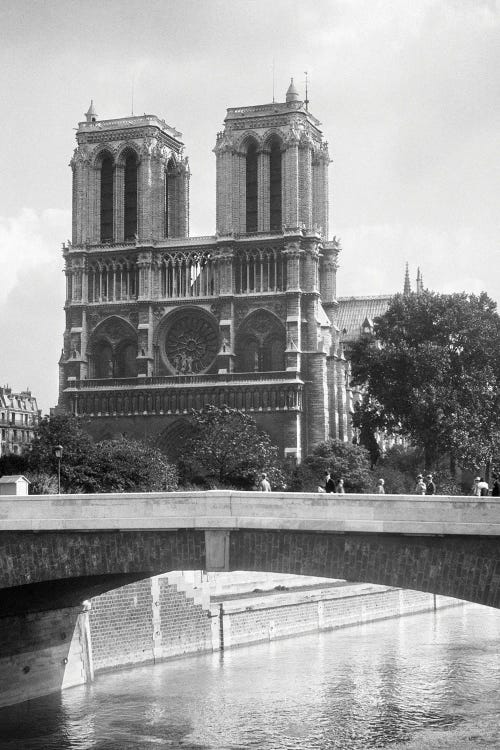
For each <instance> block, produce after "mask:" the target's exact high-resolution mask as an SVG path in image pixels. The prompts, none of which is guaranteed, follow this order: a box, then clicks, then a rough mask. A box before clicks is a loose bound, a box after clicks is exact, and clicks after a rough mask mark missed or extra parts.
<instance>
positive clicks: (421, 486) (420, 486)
mask: <svg viewBox="0 0 500 750" xmlns="http://www.w3.org/2000/svg"><path fill="white" fill-rule="evenodd" d="M426 489H427V487H426V486H425V482H424V478H423V476H422V474H419V475H418V476H417V484H416V485H415V494H416V495H425V491H426Z"/></svg>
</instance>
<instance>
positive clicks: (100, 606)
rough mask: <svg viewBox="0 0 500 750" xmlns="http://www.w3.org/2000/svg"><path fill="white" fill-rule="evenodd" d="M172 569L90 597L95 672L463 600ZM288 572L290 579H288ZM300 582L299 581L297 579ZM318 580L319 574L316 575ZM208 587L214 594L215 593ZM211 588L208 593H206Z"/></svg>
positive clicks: (364, 586) (368, 586)
mask: <svg viewBox="0 0 500 750" xmlns="http://www.w3.org/2000/svg"><path fill="white" fill-rule="evenodd" d="M193 577H194V578H196V574H185V575H184V574H182V573H171V574H167V575H165V576H157V577H155V578H151V579H147V580H145V581H140V582H138V583H133V584H130V585H128V586H123V587H122V588H120V589H115V590H114V591H110V592H108V593H107V594H102V595H101V596H98V597H95V598H94V599H92V600H91V607H90V612H89V631H90V639H89V640H90V644H89V645H90V649H91V653H90V661H91V663H92V668H93V670H94V671H95V672H99V671H103V670H109V669H115V668H120V667H126V666H131V665H134V664H142V663H148V662H149V663H153V662H156V661H161V660H164V659H168V658H173V657H180V656H184V655H188V654H195V653H200V652H207V651H217V650H220V649H227V648H231V647H235V646H240V645H244V644H249V643H257V642H259V641H267V640H273V639H278V638H287V637H291V636H297V635H301V634H305V633H312V632H316V631H321V630H331V629H334V628H341V627H348V626H351V625H358V624H361V623H367V622H373V621H375V620H382V619H387V618H393V617H402V616H406V615H412V614H417V613H420V612H428V611H432V610H434V609H442V608H443V607H450V606H458V605H462V604H463V602H461V601H460V600H457V599H451V598H448V597H444V596H434V595H433V594H427V593H423V592H420V591H407V590H404V589H394V588H389V587H386V586H375V585H372V584H352V585H346V584H345V583H343V582H342V583H341V582H333V581H332V582H329V583H316V584H312V585H305V586H304V585H303V584H302V586H300V587H299V586H297V577H295V576H294V577H293V579H294V580H293V588H289V589H287V590H283V589H284V588H285V586H284V585H283V582H284V581H285V579H286V576H282V577H281V578H280V582H281V583H280V585H279V586H278V589H279V590H275V589H271V590H267V591H266V590H258V591H242V590H241V589H242V588H243V587H242V586H239V587H235V588H236V593H224V591H223V592H222V593H219V592H217V585H216V584H215V585H214V581H213V578H212V580H208V578H207V577H206V576H205V580H203V578H204V577H203V576H202V575H199V580H198V581H196V580H193ZM291 578H292V577H291ZM303 580H304V579H303ZM318 580H319V579H318ZM214 591H215V593H214ZM211 592H212V593H211Z"/></svg>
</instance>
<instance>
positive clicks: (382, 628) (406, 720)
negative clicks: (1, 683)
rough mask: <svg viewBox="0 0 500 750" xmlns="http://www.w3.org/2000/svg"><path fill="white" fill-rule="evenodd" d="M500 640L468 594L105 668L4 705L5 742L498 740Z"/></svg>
mask: <svg viewBox="0 0 500 750" xmlns="http://www.w3.org/2000/svg"><path fill="white" fill-rule="evenodd" d="M499 645H500V612H499V611H497V610H493V609H487V608H483V607H476V606H473V605H466V606H465V607H460V608H454V609H448V610H444V611H442V612H438V613H437V614H433V613H429V614H424V615H417V616H415V617H408V618H404V619H400V620H386V621H384V622H380V623H372V624H368V625H363V626H358V627H353V628H348V629H344V630H336V631H331V632H328V633H320V634H314V635H310V636H303V637H300V638H293V639H289V640H284V641H275V642H273V643H265V644H261V645H256V646H249V647H244V648H239V649H234V650H230V651H226V652H225V653H224V654H223V655H220V654H213V655H212V654H209V655H202V656H197V657H191V658H186V659H183V660H177V661H170V662H163V663H162V664H159V665H156V666H147V667H140V668H137V669H132V670H127V671H122V672H116V673H113V674H105V675H98V677H97V680H96V682H95V683H94V684H93V685H91V686H83V687H77V688H72V689H70V690H67V691H65V692H64V693H62V694H61V695H57V696H50V697H48V698H43V699H39V700H36V701H30V702H29V703H25V704H22V706H18V707H13V708H8V709H3V710H0V748H2V750H3V749H4V748H5V749H6V750H13V749H14V748H15V749H16V750H17V749H19V750H21V749H22V750H42V749H43V750H91V749H92V750H129V749H130V750H132V749H133V750H149V749H150V748H183V749H189V750H209V748H210V749H211V748H218V749H219V750H222V749H224V750H236V749H238V750H240V749H241V750H244V749H247V748H260V749H262V750H285V748H286V750H296V749H298V748H300V749H301V750H302V749H304V750H305V749H306V748H307V750H326V749H328V750H330V749H333V748H335V749H336V748H342V749H344V748H353V750H358V749H362V748H393V749H394V750H399V749H400V748H410V749H411V750H422V749H427V748H454V750H457V749H458V748H470V750H476V748H500V727H499V725H500V719H499V713H500V656H499Z"/></svg>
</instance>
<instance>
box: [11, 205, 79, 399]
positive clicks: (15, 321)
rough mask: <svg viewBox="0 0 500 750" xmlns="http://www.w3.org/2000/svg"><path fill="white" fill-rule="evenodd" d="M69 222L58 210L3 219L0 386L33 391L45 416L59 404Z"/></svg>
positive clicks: (22, 214) (30, 210)
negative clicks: (63, 254)
mask: <svg viewBox="0 0 500 750" xmlns="http://www.w3.org/2000/svg"><path fill="white" fill-rule="evenodd" d="M69 221H70V219H69V214H68V212H66V211H60V210H58V209H46V210H45V211H42V212H40V213H37V212H36V211H34V210H32V209H28V208H24V209H22V211H20V213H19V214H18V215H17V216H15V217H7V218H5V217H2V218H0V279H1V283H0V320H1V327H0V350H1V352H2V357H1V361H0V385H3V384H7V383H8V384H9V385H11V386H12V388H14V389H15V390H18V389H23V388H26V387H30V388H31V390H32V393H33V395H34V396H36V397H37V399H38V406H39V408H41V409H42V411H43V412H47V411H48V410H49V408H50V407H51V406H54V404H55V402H56V400H57V383H58V376H57V372H58V370H57V360H58V357H59V352H60V349H61V346H62V333H63V330H64V313H63V306H64V287H65V284H64V275H63V273H62V269H63V261H62V258H61V255H60V250H59V248H60V246H61V238H64V237H66V236H67V233H68V226H70V224H69Z"/></svg>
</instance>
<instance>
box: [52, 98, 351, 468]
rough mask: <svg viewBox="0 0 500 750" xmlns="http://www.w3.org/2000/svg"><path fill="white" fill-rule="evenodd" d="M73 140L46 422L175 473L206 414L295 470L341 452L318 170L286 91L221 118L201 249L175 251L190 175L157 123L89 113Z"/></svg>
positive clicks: (319, 156) (184, 221) (338, 379)
mask: <svg viewBox="0 0 500 750" xmlns="http://www.w3.org/2000/svg"><path fill="white" fill-rule="evenodd" d="M76 137H77V143H78V146H77V148H76V149H75V153H74V156H73V158H72V160H71V167H72V169H73V238H72V241H71V243H67V244H66V245H65V246H64V258H65V264H66V266H65V271H66V277H67V299H66V306H65V313H66V329H65V334H64V348H63V352H62V356H61V360H60V401H59V406H60V408H61V409H64V410H67V411H69V412H71V413H74V414H77V415H82V416H85V418H86V424H88V429H89V431H90V432H91V433H92V434H93V435H94V437H95V438H97V439H103V438H109V437H113V436H115V435H120V434H124V433H125V434H128V435H132V436H136V437H144V436H146V435H147V436H153V437H154V438H155V439H156V442H157V443H158V445H160V447H163V448H164V449H165V450H166V451H167V452H169V453H170V454H171V455H172V456H173V457H174V454H175V449H176V448H178V446H179V444H181V443H182V436H183V434H185V424H186V416H185V415H187V414H188V413H189V411H190V409H192V408H201V407H202V406H203V405H205V404H216V405H221V406H222V405H224V404H226V405H228V406H231V407H235V408H239V409H243V410H245V411H247V412H250V413H251V414H252V415H253V416H254V417H255V418H256V420H257V422H258V424H259V425H260V426H261V427H263V428H264V429H266V430H267V431H268V432H270V434H271V436H272V437H273V439H274V441H275V442H276V443H277V444H278V445H279V446H280V448H281V451H282V453H283V454H284V455H286V456H289V457H291V458H293V459H295V460H300V459H301V457H302V456H304V455H305V454H306V453H308V452H309V451H310V450H311V449H312V447H314V445H315V444H317V443H318V442H320V441H322V440H325V439H326V438H328V437H329V436H333V437H338V438H340V439H344V440H347V439H350V437H352V435H351V427H350V423H349V419H348V414H349V410H350V406H351V399H352V396H351V394H350V391H349V387H348V382H347V380H348V379H347V368H346V361H345V358H344V357H343V354H342V351H341V347H340V345H339V341H340V337H339V330H338V327H337V325H336V318H337V307H338V303H337V299H336V271H337V258H338V254H339V251H340V246H339V243H338V242H337V241H336V240H335V239H334V240H332V241H329V240H328V200H329V199H328V165H329V163H330V157H329V153H328V146H327V143H326V142H325V141H324V139H323V134H322V131H321V129H320V123H319V121H318V120H317V119H316V118H315V117H313V115H312V114H311V113H310V112H309V111H308V108H307V106H306V105H305V103H304V102H302V101H300V100H299V98H298V94H297V93H296V91H295V89H294V88H293V86H292V87H291V88H290V89H289V90H288V92H287V96H286V101H285V102H281V103H272V104H265V105H259V106H253V107H241V108H233V109H229V110H228V111H227V115H226V118H225V121H224V128H223V130H222V131H221V132H220V133H218V134H217V138H216V145H215V148H214V152H215V154H216V160H217V182H216V204H217V211H216V214H217V226H216V234H215V235H214V236H211V237H192V238H190V237H188V230H189V166H188V161H187V157H185V156H184V150H183V149H184V146H183V143H182V141H181V140H180V137H181V134H180V133H178V132H177V131H176V130H175V129H173V128H171V127H170V126H168V125H167V124H166V123H165V122H164V121H163V120H160V119H158V118H157V117H155V116H149V115H144V116H142V117H129V118H122V119H118V120H98V119H97V115H96V113H95V111H94V109H93V106H92V107H91V109H90V110H89V112H88V113H87V115H86V121H85V122H81V123H80V124H79V127H78V131H77V135H76Z"/></svg>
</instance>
